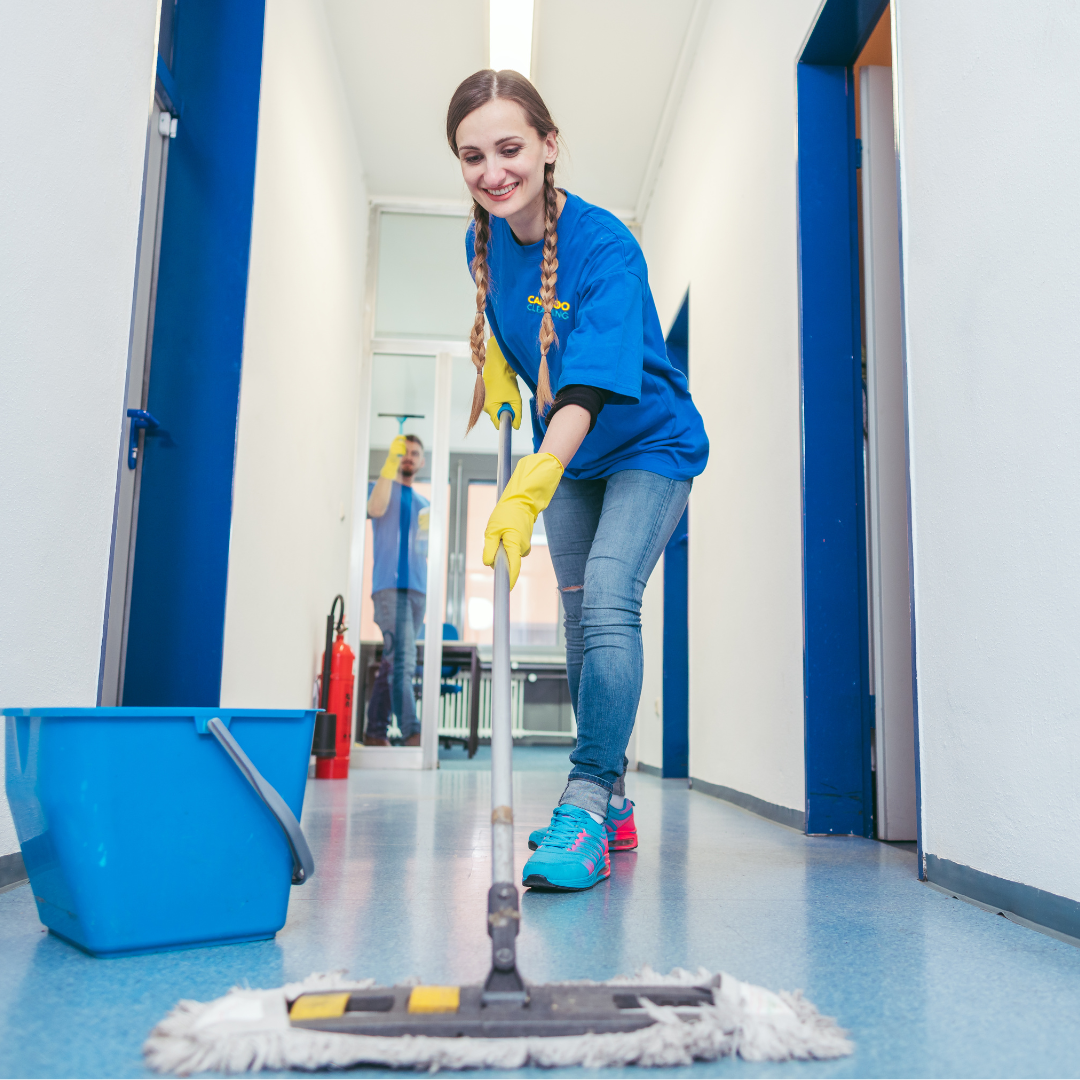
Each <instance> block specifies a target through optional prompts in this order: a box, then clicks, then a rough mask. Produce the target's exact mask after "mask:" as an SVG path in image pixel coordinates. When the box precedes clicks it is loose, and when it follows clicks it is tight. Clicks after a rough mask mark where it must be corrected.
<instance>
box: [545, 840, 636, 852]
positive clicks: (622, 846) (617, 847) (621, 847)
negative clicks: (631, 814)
mask: <svg viewBox="0 0 1080 1080" xmlns="http://www.w3.org/2000/svg"><path fill="white" fill-rule="evenodd" d="M637 844H638V842H637V837H634V842H633V843H632V844H628V843H626V841H625V840H624V841H622V843H619V842H618V841H614V842H612V843H610V844H608V851H636V850H637ZM539 846H540V845H539V844H534V843H533V842H532V841H531V840H530V841H529V850H530V851H535V850H536V849H537V848H538V847H539Z"/></svg>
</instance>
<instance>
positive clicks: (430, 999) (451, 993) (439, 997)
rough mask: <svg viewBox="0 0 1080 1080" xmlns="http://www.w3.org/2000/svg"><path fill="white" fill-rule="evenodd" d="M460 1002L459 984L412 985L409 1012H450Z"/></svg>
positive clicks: (454, 1010) (454, 1009) (453, 1010)
mask: <svg viewBox="0 0 1080 1080" xmlns="http://www.w3.org/2000/svg"><path fill="white" fill-rule="evenodd" d="M460 1004H461V987H459V986H414V987H413V991H412V993H411V994H410V995H409V1012H411V1013H452V1012H457V1011H458V1007H459V1006H460Z"/></svg>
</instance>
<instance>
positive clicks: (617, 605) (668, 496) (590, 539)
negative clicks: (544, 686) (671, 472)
mask: <svg viewBox="0 0 1080 1080" xmlns="http://www.w3.org/2000/svg"><path fill="white" fill-rule="evenodd" d="M692 483H693V481H691V480H669V479H668V478H667V477H666V476H660V475H659V474H657V473H652V472H646V471H644V470H643V469H627V470H625V471H624V472H618V473H615V474H614V475H612V476H608V477H606V478H604V479H602V480H571V479H568V478H566V477H564V478H563V480H562V482H561V483H560V484H559V486H558V488H557V489H556V490H555V495H554V496H553V498H552V500H551V504H550V505H549V506H548V508H547V509H546V510H545V511H544V525H545V527H546V529H547V539H548V550H549V551H550V553H551V561H552V564H553V565H554V567H555V576H556V578H557V579H558V582H559V590H560V593H561V595H562V602H563V610H564V611H565V613H566V619H565V627H566V676H567V680H568V681H569V683H570V700H571V701H572V702H573V703H574V711H575V713H576V715H577V729H578V736H577V746H575V747H574V751H573V753H571V755H570V761H571V762H572V763H573V766H574V767H573V769H571V771H570V777H569V783H568V784H567V788H566V791H565V792H564V793H563V796H562V798H561V799H560V803H564V802H568V803H573V804H574V805H575V806H580V807H581V808H582V809H584V810H591V811H592V812H593V813H595V814H600V815H603V814H606V813H607V804H608V801H609V798H610V796H611V794H612V792H613V791H614V790H616V787H618V789H619V790H620V791H621V788H622V784H621V779H622V776H623V773H624V771H625V769H626V757H625V754H626V745H627V743H628V742H629V741H630V733H631V731H633V729H634V720H635V719H636V717H637V708H638V699H639V698H640V697H641V679H642V669H643V666H644V661H643V657H642V652H641V596H642V593H644V591H645V583H646V582H647V581H648V580H649V575H650V574H651V573H652V571H653V567H655V566H656V563H657V561H658V560H659V558H660V554H661V552H663V550H664V546H665V545H666V544H667V542H668V540H669V539H670V538H671V534H672V533H673V532H674V531H675V526H676V525H677V524H678V523H679V518H681V517H682V513H683V510H685V509H686V503H687V500H688V499H689V497H690V488H691V486H692Z"/></svg>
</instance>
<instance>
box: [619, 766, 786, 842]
mask: <svg viewBox="0 0 1080 1080" xmlns="http://www.w3.org/2000/svg"><path fill="white" fill-rule="evenodd" d="M639 768H640V766H639ZM690 786H691V788H693V790H694V791H700V792H702V794H704V795H712V796H713V798H715V799H723V800H724V801H725V802H729V803H734V804H735V805H736V806H741V807H742V808H743V809H744V810H749V811H750V812H751V813H752V814H757V815H758V816H759V817H763V818H768V819H769V820H770V821H776V822H779V824H781V825H786V826H787V827H788V828H789V829H798V830H799V832H806V814H804V813H803V812H802V810H792V809H791V808H790V807H788V806H780V805H778V804H777V803H771V802H766V801H765V800H764V799H759V798H758V797H757V796H756V795H746V794H744V793H743V792H741V791H736V790H735V789H734V788H729V787H724V785H723V784H710V783H709V782H708V781H707V780H699V779H698V778H697V777H696V776H694V777H691V779H690Z"/></svg>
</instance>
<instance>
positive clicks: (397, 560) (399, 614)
mask: <svg viewBox="0 0 1080 1080" xmlns="http://www.w3.org/2000/svg"><path fill="white" fill-rule="evenodd" d="M434 374H435V358H434V357H432V356H401V355H387V354H379V353H377V354H376V355H375V356H374V358H373V363H372V388H371V412H372V416H371V440H370V452H369V455H368V485H367V495H368V501H367V507H366V512H367V523H366V530H367V534H366V543H365V545H364V586H363V593H362V607H361V618H360V621H361V630H360V639H361V665H362V666H363V668H364V670H363V671H362V672H360V676H361V679H362V683H363V686H364V695H363V698H364V704H365V705H366V710H365V712H366V715H365V721H366V722H365V723H364V725H363V733H362V740H361V739H358V741H363V743H364V745H366V746H383V747H386V746H396V745H404V746H419V745H420V710H419V693H418V690H419V679H418V675H417V655H416V652H417V650H416V642H417V640H418V639H420V638H421V637H422V630H423V625H424V620H425V616H426V613H427V592H428V543H429V538H430V537H429V533H430V527H431V502H432V478H431V464H430V462H431V455H432V450H433V435H434V424H433V414H434V406H435V399H434ZM444 483H445V480H444ZM444 528H445V522H444ZM443 550H445V545H444V547H443ZM444 572H445V568H444ZM359 715H361V714H360V710H359V709H358V716H359ZM358 727H359V725H358ZM359 734H360V732H358V735H359Z"/></svg>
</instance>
